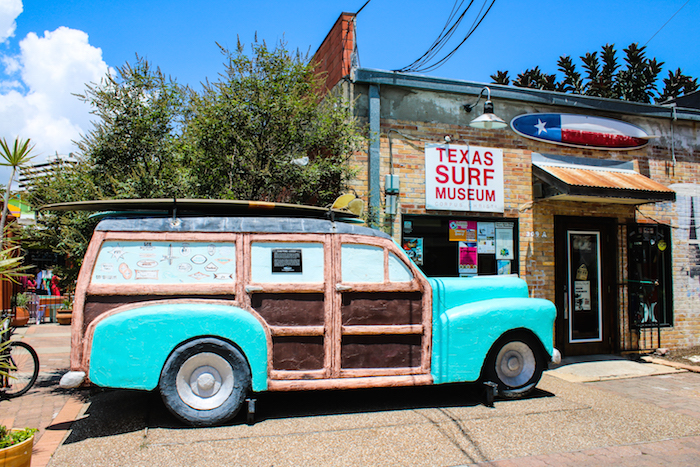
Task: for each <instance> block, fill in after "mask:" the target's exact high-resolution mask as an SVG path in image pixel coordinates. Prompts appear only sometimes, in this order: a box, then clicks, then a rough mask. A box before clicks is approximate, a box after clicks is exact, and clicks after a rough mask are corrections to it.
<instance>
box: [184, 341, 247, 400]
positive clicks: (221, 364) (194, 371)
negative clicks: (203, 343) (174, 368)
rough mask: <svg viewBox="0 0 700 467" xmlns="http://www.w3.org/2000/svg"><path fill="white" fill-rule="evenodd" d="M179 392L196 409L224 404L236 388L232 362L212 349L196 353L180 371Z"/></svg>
mask: <svg viewBox="0 0 700 467" xmlns="http://www.w3.org/2000/svg"><path fill="white" fill-rule="evenodd" d="M176 384H177V393H178V395H179V396H180V399H182V401H183V402H184V403H185V404H187V405H189V406H190V407H192V408H193V409H197V410H211V409H215V408H217V407H219V406H221V405H222V404H223V403H224V402H226V400H227V399H228V398H229V396H230V395H231V393H232V392H233V384H234V380H233V369H232V368H231V365H230V364H229V362H228V361H227V360H226V359H224V358H223V357H221V356H220V355H217V354H215V353H211V352H203V353H199V354H197V355H193V356H192V357H190V358H189V359H187V361H185V363H184V364H183V365H182V366H181V367H180V370H179V371H178V372H177V380H176Z"/></svg>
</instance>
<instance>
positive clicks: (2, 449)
mask: <svg viewBox="0 0 700 467" xmlns="http://www.w3.org/2000/svg"><path fill="white" fill-rule="evenodd" d="M37 431H38V430H37V429H36V428H25V429H24V430H8V429H7V428H5V427H4V426H2V425H0V467H5V466H12V467H29V466H30V464H31V461H32V447H33V446H34V433H36V432H37Z"/></svg>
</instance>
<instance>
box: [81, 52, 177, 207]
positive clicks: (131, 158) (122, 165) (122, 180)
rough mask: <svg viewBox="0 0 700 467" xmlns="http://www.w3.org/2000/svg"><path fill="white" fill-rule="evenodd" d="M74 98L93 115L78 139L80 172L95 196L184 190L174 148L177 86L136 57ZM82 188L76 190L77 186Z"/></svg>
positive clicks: (158, 194) (142, 195)
mask: <svg viewBox="0 0 700 467" xmlns="http://www.w3.org/2000/svg"><path fill="white" fill-rule="evenodd" d="M78 98H79V99H81V100H82V101H84V102H87V103H88V104H90V105H91V107H92V109H93V111H92V113H93V114H94V115H95V116H97V119H96V120H95V121H94V122H93V124H94V129H93V130H92V131H90V132H89V133H88V134H87V135H85V136H84V137H83V138H82V139H81V141H79V143H78V149H79V151H78V153H79V155H80V161H79V162H80V165H81V170H85V168H87V169H88V170H87V172H86V173H85V174H84V175H85V176H87V177H88V180H89V182H90V183H91V184H92V185H93V186H94V188H95V189H96V190H97V192H96V193H94V194H92V196H97V197H99V198H156V197H172V196H179V195H182V194H185V193H186V187H187V180H186V178H187V171H186V170H184V165H183V159H182V156H181V153H180V152H179V146H178V144H179V137H180V133H181V129H182V125H181V123H182V118H183V112H184V100H183V89H182V88H181V87H180V86H179V85H178V84H177V83H176V82H174V81H172V80H170V79H168V78H166V77H165V75H164V74H163V73H162V72H161V71H160V69H157V68H156V69H154V68H153V67H152V66H151V65H150V64H149V63H148V61H146V60H144V59H142V58H139V57H137V60H136V64H135V65H134V66H131V65H130V64H128V63H127V64H126V65H124V66H122V67H121V68H117V70H116V73H115V74H113V75H112V74H108V75H107V76H106V77H105V78H104V79H103V80H102V82H100V83H99V84H89V85H87V87H86V90H85V93H84V94H82V95H78ZM81 192H82V190H81Z"/></svg>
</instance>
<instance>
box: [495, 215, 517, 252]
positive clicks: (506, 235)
mask: <svg viewBox="0 0 700 467" xmlns="http://www.w3.org/2000/svg"><path fill="white" fill-rule="evenodd" d="M496 259H515V252H514V251H513V224H511V223H509V222H496Z"/></svg>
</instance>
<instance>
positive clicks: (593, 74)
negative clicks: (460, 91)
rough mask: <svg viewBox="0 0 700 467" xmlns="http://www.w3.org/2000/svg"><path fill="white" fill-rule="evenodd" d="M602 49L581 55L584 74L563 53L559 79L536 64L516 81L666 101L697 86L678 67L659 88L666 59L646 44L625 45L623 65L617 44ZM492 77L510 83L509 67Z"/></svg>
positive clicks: (524, 84) (628, 98) (523, 84)
mask: <svg viewBox="0 0 700 467" xmlns="http://www.w3.org/2000/svg"><path fill="white" fill-rule="evenodd" d="M602 49H603V50H602V52H601V54H600V59H599V57H598V52H592V53H591V52H587V53H586V54H585V55H583V56H581V57H580V59H581V61H582V62H583V69H584V70H585V72H586V74H585V77H584V76H582V75H581V74H580V73H579V72H578V71H577V70H576V65H575V64H574V62H573V60H572V59H571V57H570V56H568V55H564V56H561V57H560V58H559V61H558V62H557V65H558V69H559V72H560V73H561V74H562V75H563V79H562V80H561V81H556V75H548V74H546V73H543V72H541V71H540V69H539V67H535V68H533V69H527V70H525V72H523V73H521V74H520V75H518V78H517V79H516V80H514V81H513V85H514V86H519V87H529V88H537V89H545V90H554V91H560V92H568V93H574V94H584V95H587V96H596V97H604V98H609V99H621V100H626V101H632V102H644V103H651V102H652V101H656V102H663V101H666V100H668V99H672V98H675V97H678V96H679V95H681V94H682V93H688V92H692V91H694V90H695V89H697V79H693V78H691V77H690V76H685V75H683V74H682V72H681V70H680V69H678V70H677V71H676V73H675V74H673V73H671V72H669V78H668V79H664V80H663V81H664V89H663V90H662V91H661V92H658V88H657V85H656V83H657V79H658V76H659V74H660V73H661V69H662V68H661V67H662V66H663V64H664V63H663V62H658V61H657V60H656V58H651V59H649V58H647V57H646V55H645V47H639V46H638V45H637V44H636V43H633V44H630V45H629V47H627V48H626V49H623V51H624V52H625V57H624V61H625V66H624V67H621V66H620V65H619V64H618V61H617V52H616V50H615V45H614V44H606V45H604V46H603V48H602ZM601 60H602V67H601ZM491 79H493V81H494V83H495V84H508V82H509V80H510V79H509V77H508V71H498V72H497V73H496V74H495V75H491Z"/></svg>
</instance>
